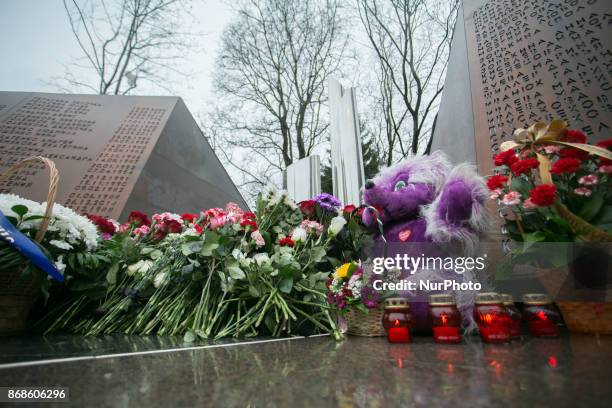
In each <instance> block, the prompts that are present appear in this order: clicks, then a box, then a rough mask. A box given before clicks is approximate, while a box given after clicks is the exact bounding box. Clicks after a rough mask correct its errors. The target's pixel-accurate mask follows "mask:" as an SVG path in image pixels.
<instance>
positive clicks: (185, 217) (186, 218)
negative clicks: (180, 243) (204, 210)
mask: <svg viewBox="0 0 612 408" xmlns="http://www.w3.org/2000/svg"><path fill="white" fill-rule="evenodd" d="M181 219H182V220H183V221H184V222H186V223H187V224H192V223H193V222H194V221H195V220H197V219H198V215H197V214H190V213H185V214H183V215H181Z"/></svg>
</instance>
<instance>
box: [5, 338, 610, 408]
mask: <svg viewBox="0 0 612 408" xmlns="http://www.w3.org/2000/svg"><path fill="white" fill-rule="evenodd" d="M0 351H1V353H0V355H1V356H2V360H1V361H0V386H28V385H29V386H34V385H37V386H63V387H69V388H70V401H69V403H42V404H38V405H37V406H49V407H50V406H62V407H66V406H76V407H85V406H87V407H90V406H91V407H143V406H144V407H148V408H156V407H190V406H197V407H208V406H214V407H246V406H249V407H264V406H265V407H395V406H398V407H405V406H449V407H463V406H468V407H498V406H502V407H504V406H508V407H538V406H542V407H544V406H546V407H549V406H554V407H565V406H568V407H569V406H572V407H576V406H584V407H599V406H601V407H604V406H605V407H608V406H610V401H612V336H610V337H605V336H601V337H595V336H586V335H575V334H572V335H570V334H565V335H563V336H562V337H561V338H558V339H534V338H530V337H528V336H526V337H524V338H523V340H522V341H515V342H513V343H511V344H505V345H486V344H482V343H481V342H480V341H479V340H478V339H477V338H473V339H472V338H470V339H467V340H466V341H464V342H463V344H459V345H439V344H435V343H433V342H432V340H431V338H426V337H422V338H416V339H415V341H414V342H413V343H411V344H406V345H392V344H389V343H387V342H386V340H385V339H384V338H360V337H348V338H347V339H346V340H345V341H343V342H340V343H336V342H334V341H333V340H332V339H331V338H329V337H327V336H323V337H311V338H295V339H282V340H275V341H267V340H265V339H264V340H262V339H253V340H242V341H240V340H232V341H228V342H221V343H214V342H201V343H195V344H193V343H192V344H185V343H183V342H182V340H177V339H167V338H138V337H125V336H123V337H121V336H115V337H109V338H102V339H91V338H82V337H77V336H56V337H50V338H24V339H0ZM158 351H162V352H158ZM131 353H136V354H131ZM61 358H67V359H66V360H61ZM49 359H53V360H49ZM15 406H31V404H30V405H27V404H26V405H24V404H23V403H22V404H15Z"/></svg>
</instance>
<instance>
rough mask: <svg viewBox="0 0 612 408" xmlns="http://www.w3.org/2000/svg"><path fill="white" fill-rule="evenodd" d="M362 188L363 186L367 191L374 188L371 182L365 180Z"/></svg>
mask: <svg viewBox="0 0 612 408" xmlns="http://www.w3.org/2000/svg"><path fill="white" fill-rule="evenodd" d="M364 186H365V188H366V190H369V189H371V188H372V187H374V182H373V181H372V180H366V182H365V185H364Z"/></svg>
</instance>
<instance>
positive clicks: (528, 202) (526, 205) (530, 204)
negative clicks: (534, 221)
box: [523, 198, 538, 210]
mask: <svg viewBox="0 0 612 408" xmlns="http://www.w3.org/2000/svg"><path fill="white" fill-rule="evenodd" d="M537 207H538V206H537V205H536V204H535V203H534V202H533V201H531V198H528V199H526V200H525V202H523V208H524V209H525V210H533V209H534V208H537Z"/></svg>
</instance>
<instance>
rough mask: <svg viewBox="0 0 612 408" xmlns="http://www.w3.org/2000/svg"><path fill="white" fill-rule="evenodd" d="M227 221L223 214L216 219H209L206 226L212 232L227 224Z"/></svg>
mask: <svg viewBox="0 0 612 408" xmlns="http://www.w3.org/2000/svg"><path fill="white" fill-rule="evenodd" d="M227 220H228V217H227V215H225V214H223V215H219V216H217V217H212V218H210V220H209V224H208V225H209V226H210V229H211V230H213V231H214V230H216V229H219V228H221V227H223V226H224V225H225V224H227Z"/></svg>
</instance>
